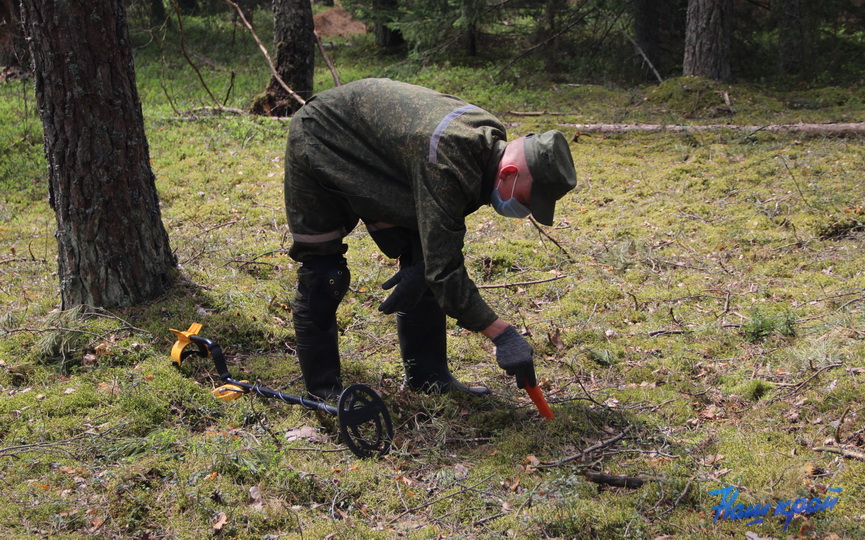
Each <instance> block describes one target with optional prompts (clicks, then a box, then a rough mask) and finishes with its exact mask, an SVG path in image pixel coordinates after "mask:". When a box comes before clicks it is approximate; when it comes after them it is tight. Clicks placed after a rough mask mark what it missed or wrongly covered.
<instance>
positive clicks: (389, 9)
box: [372, 0, 405, 48]
mask: <svg viewBox="0 0 865 540" xmlns="http://www.w3.org/2000/svg"><path fill="white" fill-rule="evenodd" d="M397 8H398V5H397V1H396V0H373V2H372V9H373V11H374V12H375V16H376V21H375V44H376V45H378V46H379V47H384V48H395V47H400V46H402V45H403V44H405V38H403V35H402V32H400V31H399V30H391V29H390V28H388V27H387V24H388V23H390V22H393V21H394V19H395V17H396V10H397Z"/></svg>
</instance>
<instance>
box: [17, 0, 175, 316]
mask: <svg viewBox="0 0 865 540" xmlns="http://www.w3.org/2000/svg"><path fill="white" fill-rule="evenodd" d="M21 6H22V18H23V20H24V23H25V32H26V33H27V35H28V37H29V39H30V47H31V54H32V56H33V64H34V67H35V86H36V100H37V104H38V106H39V113H40V116H41V117H42V126H43V131H44V143H45V153H46V156H47V158H48V165H49V202H50V204H51V207H52V208H53V209H54V212H55V216H56V219H57V232H56V237H57V246H58V269H59V277H60V296H61V299H62V307H63V309H67V308H70V307H73V306H76V305H81V304H85V305H91V306H97V307H114V306H129V305H135V304H139V303H141V302H144V301H146V300H149V299H152V298H154V297H156V296H159V295H161V294H162V293H164V292H165V291H166V290H167V289H168V287H169V286H170V285H171V283H172V281H173V279H174V275H175V267H176V261H175V258H174V255H173V254H172V252H171V247H170V246H169V242H168V234H167V233H166V232H165V228H164V227H163V225H162V220H161V216H160V210H159V200H158V198H157V193H156V185H155V179H154V176H153V172H152V170H151V168H150V152H149V149H148V146H147V139H146V137H145V134H144V116H143V115H142V112H141V103H140V102H139V99H138V91H137V89H136V87H135V73H134V71H133V66H132V51H131V48H130V41H129V35H128V29H127V27H126V15H125V12H124V10H123V5H122V2H121V1H120V0H75V1H74V2H69V1H64V0H23V1H22V4H21Z"/></svg>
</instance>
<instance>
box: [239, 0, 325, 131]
mask: <svg viewBox="0 0 865 540" xmlns="http://www.w3.org/2000/svg"><path fill="white" fill-rule="evenodd" d="M273 15H274V36H273V42H274V47H275V49H276V59H275V63H276V72H277V73H279V76H280V78H282V80H283V81H285V84H286V85H288V87H289V88H291V89H292V90H293V91H294V92H295V93H296V94H297V95H299V96H300V97H301V98H303V99H309V98H310V97H311V96H312V92H313V75H314V70H315V34H313V32H314V29H315V23H314V22H313V19H312V4H311V3H310V2H309V0H274V2H273ZM299 108H300V103H299V102H298V101H297V100H296V99H294V98H293V97H292V96H290V95H289V94H288V92H286V91H285V89H284V88H283V87H282V85H280V84H279V81H277V80H276V78H274V77H271V79H270V83H269V84H268V85H267V90H266V91H265V94H264V96H262V97H260V98H259V99H258V100H257V101H256V103H255V104H254V105H253V106H252V112H253V113H255V114H264V115H268V116H291V114H292V113H294V111H296V110H297V109H299Z"/></svg>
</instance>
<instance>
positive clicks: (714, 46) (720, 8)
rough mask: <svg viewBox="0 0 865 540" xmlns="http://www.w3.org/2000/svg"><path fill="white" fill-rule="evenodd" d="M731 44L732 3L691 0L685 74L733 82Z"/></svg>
mask: <svg viewBox="0 0 865 540" xmlns="http://www.w3.org/2000/svg"><path fill="white" fill-rule="evenodd" d="M732 43H733V2H732V0H689V1H688V19H687V23H686V29H685V59H684V70H683V71H684V75H698V76H701V77H708V78H710V79H713V80H716V81H720V82H730V81H731V80H732V70H731V67H730V57H731V54H732V53H731V50H732Z"/></svg>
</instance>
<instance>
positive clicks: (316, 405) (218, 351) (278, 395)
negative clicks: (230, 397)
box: [189, 335, 339, 416]
mask: <svg viewBox="0 0 865 540" xmlns="http://www.w3.org/2000/svg"><path fill="white" fill-rule="evenodd" d="M189 340H190V341H191V342H193V343H195V344H197V345H198V348H199V350H201V348H202V347H204V348H205V349H206V350H204V351H201V352H203V353H205V354H206V352H207V351H210V358H211V360H213V363H214V365H215V366H216V371H218V372H219V376H220V377H221V378H222V380H223V381H225V382H226V383H228V384H233V385H235V386H238V387H240V388H243V389H244V390H247V391H249V392H251V393H253V394H258V395H259V396H262V397H266V398H273V399H278V400H280V401H284V402H286V403H292V404H295V405H301V406H303V407H306V408H307V409H310V410H314V409H317V410H319V411H322V412H326V413H327V414H331V415H333V416H336V415H337V414H338V413H339V410H338V409H337V408H336V407H333V406H331V405H328V404H327V403H323V402H321V401H315V400H312V399H305V398H302V397H299V396H292V395H290V394H286V393H283V392H279V391H278V390H273V389H271V388H267V387H265V386H259V385H257V384H252V383H249V382H245V381H238V380H235V379H233V378H231V374H230V373H229V372H228V367H227V366H226V365H225V356H223V354H222V347H220V346H219V345H218V344H216V343H214V342H213V341H211V340H209V339H207V338H203V337H201V336H196V335H192V336H189Z"/></svg>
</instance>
